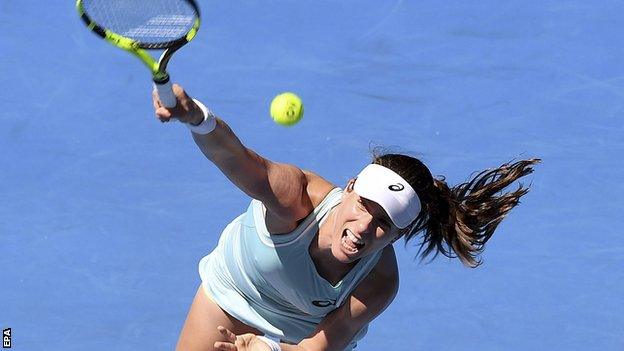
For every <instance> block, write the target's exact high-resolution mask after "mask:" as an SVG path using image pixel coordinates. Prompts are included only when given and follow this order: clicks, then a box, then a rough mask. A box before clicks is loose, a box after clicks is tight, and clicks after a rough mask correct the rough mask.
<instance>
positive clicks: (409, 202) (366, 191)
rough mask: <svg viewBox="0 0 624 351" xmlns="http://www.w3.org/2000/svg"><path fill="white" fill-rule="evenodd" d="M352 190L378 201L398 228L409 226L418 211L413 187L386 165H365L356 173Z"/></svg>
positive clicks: (417, 201)
mask: <svg viewBox="0 0 624 351" xmlns="http://www.w3.org/2000/svg"><path fill="white" fill-rule="evenodd" d="M353 190H355V192H356V193H357V194H358V195H360V196H362V197H364V198H367V199H369V200H371V201H375V202H376V203H378V204H379V205H380V206H381V207H382V208H383V209H384V210H386V213H388V216H390V219H391V220H392V222H393V223H394V225H396V226H397V227H399V228H400V229H403V228H406V227H407V226H409V225H410V224H411V223H412V222H413V221H414V220H415V219H416V217H417V216H418V214H419V213H420V199H419V198H418V195H417V194H416V192H415V191H414V188H412V187H411V186H410V185H409V184H408V183H407V182H406V181H405V179H403V178H401V176H399V175H398V174H396V173H394V172H393V171H392V170H390V169H388V168H386V167H383V166H380V165H377V164H370V165H368V166H366V167H365V168H364V169H363V170H362V172H360V174H359V175H358V177H357V179H356V181H355V185H354V187H353Z"/></svg>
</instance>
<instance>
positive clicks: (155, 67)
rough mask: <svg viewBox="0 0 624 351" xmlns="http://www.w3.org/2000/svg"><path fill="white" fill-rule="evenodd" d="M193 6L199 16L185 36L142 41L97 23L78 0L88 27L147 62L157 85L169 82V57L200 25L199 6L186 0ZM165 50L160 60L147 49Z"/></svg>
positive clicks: (191, 37) (78, 5)
mask: <svg viewBox="0 0 624 351" xmlns="http://www.w3.org/2000/svg"><path fill="white" fill-rule="evenodd" d="M185 1H186V2H187V3H188V4H189V5H190V6H191V7H193V9H194V11H195V13H196V14H197V17H196V18H195V22H194V23H193V26H192V27H191V29H190V30H189V31H188V32H187V33H186V35H185V36H183V37H181V38H179V39H176V40H171V41H167V42H163V43H141V42H139V41H137V40H134V39H131V38H128V37H125V36H123V35H121V34H118V33H115V32H113V31H111V30H109V29H106V28H104V27H102V26H100V25H99V24H97V23H96V22H95V21H93V19H92V18H91V17H89V15H88V14H87V13H86V11H85V9H84V5H83V0H77V1H76V9H77V10H78V14H79V15H80V18H81V19H82V21H83V22H84V23H85V24H86V25H87V28H89V30H91V31H92V32H93V33H95V34H97V35H98V36H100V37H101V38H102V39H104V40H106V41H107V42H109V43H110V44H112V45H114V46H116V47H118V48H120V49H123V50H125V51H127V52H129V53H131V54H132V55H134V56H136V57H138V58H139V59H140V60H141V62H143V63H144V64H145V66H146V67H147V68H148V69H149V70H150V72H151V73H152V79H153V80H154V83H156V84H157V85H163V84H167V83H169V74H168V73H167V64H168V63H169V59H170V58H171V56H172V55H173V53H174V52H176V51H177V50H178V49H179V48H181V47H182V46H184V45H185V44H186V43H188V42H189V41H191V40H192V39H193V38H194V37H195V35H196V34H197V31H198V30H199V26H200V23H201V22H200V15H199V6H197V3H196V2H195V1H194V0H185ZM163 49H164V50H165V51H164V52H163V53H162V55H160V58H159V60H158V61H156V60H155V59H154V58H153V57H152V56H151V55H150V54H149V53H148V52H147V50H163Z"/></svg>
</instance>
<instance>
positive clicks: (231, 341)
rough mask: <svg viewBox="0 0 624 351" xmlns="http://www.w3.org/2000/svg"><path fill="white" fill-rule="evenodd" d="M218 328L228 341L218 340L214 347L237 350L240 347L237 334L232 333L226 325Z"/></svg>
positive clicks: (228, 350) (223, 349)
mask: <svg viewBox="0 0 624 351" xmlns="http://www.w3.org/2000/svg"><path fill="white" fill-rule="evenodd" d="M217 330H218V331H219V333H221V335H223V337H224V338H225V339H226V340H227V341H226V342H222V341H217V342H215V343H214V348H215V349H217V350H221V351H236V350H238V348H237V347H236V345H235V343H236V334H234V333H232V332H231V331H230V330H228V329H227V328H225V327H222V326H218V327H217Z"/></svg>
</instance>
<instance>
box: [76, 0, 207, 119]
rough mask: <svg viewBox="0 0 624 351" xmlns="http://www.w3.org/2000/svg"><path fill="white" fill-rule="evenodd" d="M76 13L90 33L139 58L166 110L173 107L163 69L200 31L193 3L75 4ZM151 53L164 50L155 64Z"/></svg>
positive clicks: (120, 0) (100, 0)
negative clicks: (132, 36)
mask: <svg viewBox="0 0 624 351" xmlns="http://www.w3.org/2000/svg"><path fill="white" fill-rule="evenodd" d="M76 9H77V10H78V14H79V15H80V17H81V18H82V20H83V21H84V23H85V24H86V25H87V28H88V29H89V30H91V31H92V32H94V33H95V34H97V35H99V36H100V37H102V38H103V39H104V40H106V41H108V42H109V43H111V44H112V45H114V46H116V47H118V48H120V49H123V50H125V51H127V52H129V53H131V54H132V55H134V56H136V57H138V58H139V59H140V60H141V62H143V64H145V66H146V67H147V68H148V69H149V70H150V72H151V73H152V79H153V80H154V82H155V86H156V89H157V90H158V93H159V95H160V97H161V100H162V102H163V103H164V104H165V106H168V107H173V106H175V104H176V99H175V96H174V95H173V92H172V91H171V83H170V81H169V75H168V73H167V71H166V67H167V64H168V62H169V59H170V58H171V55H172V54H173V53H174V52H175V51H176V50H178V49H179V48H180V47H182V46H183V45H184V44H186V43H188V42H189V41H191V40H192V39H193V38H194V37H195V35H196V34H197V31H198V30H199V26H200V17H199V8H198V7H197V4H196V3H195V1H194V0H150V1H146V0H77V1H76ZM180 9H181V10H180ZM159 11H160V12H159ZM176 11H179V12H176ZM181 13H183V14H181ZM191 19H192V20H191ZM100 22H103V23H100ZM108 27H111V28H108ZM180 28H181V29H180ZM118 32H121V33H118ZM126 33H131V34H134V35H135V36H136V38H131V37H130V36H131V35H124V34H126ZM139 39H141V40H139ZM148 39H149V40H148ZM153 49H165V52H163V54H162V55H161V56H160V59H159V60H158V61H157V60H156V59H154V58H153V57H152V56H151V55H150V54H149V53H148V52H147V50H153Z"/></svg>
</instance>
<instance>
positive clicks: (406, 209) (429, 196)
mask: <svg viewBox="0 0 624 351" xmlns="http://www.w3.org/2000/svg"><path fill="white" fill-rule="evenodd" d="M174 92H175V95H176V97H177V99H178V105H177V106H176V107H175V108H173V109H168V108H164V107H162V105H161V104H160V102H159V100H158V97H157V95H156V94H154V96H153V100H154V108H155V112H156V115H157V117H158V118H159V119H160V120H161V121H163V122H165V121H169V120H172V119H177V120H179V121H181V122H184V123H186V125H187V126H188V127H189V128H190V129H191V131H192V136H193V139H194V140H195V142H196V143H197V145H198V146H199V148H200V150H201V151H202V152H203V154H204V155H205V156H206V157H207V158H208V159H209V160H210V161H212V162H213V163H214V164H215V165H216V166H217V167H219V169H220V170H221V171H222V172H223V173H224V174H225V175H226V176H227V177H228V178H229V179H230V180H231V181H232V182H233V183H234V184H235V185H236V186H238V187H239V188H240V189H241V190H242V191H244V192H245V193H246V194H247V195H249V196H250V197H251V198H252V200H251V203H250V205H249V208H248V209H247V210H246V211H245V212H244V213H243V214H241V215H239V216H238V217H236V219H234V220H233V221H232V222H231V223H229V224H228V225H227V226H226V227H225V229H224V230H223V232H222V234H221V237H220V239H219V243H218V245H217V247H216V248H215V249H214V250H213V251H212V252H211V253H210V254H209V255H207V256H206V257H204V258H203V259H202V260H201V261H200V264H199V273H200V276H201V279H202V284H201V286H200V287H199V289H198V290H197V293H196V295H195V299H194V301H193V303H192V305H191V307H190V311H189V313H188V316H187V319H186V322H185V323H184V327H183V328H182V332H181V334H180V338H179V340H178V344H177V350H184V351H195V350H222V351H233V350H238V351H269V350H270V351H276V350H284V351H290V350H300V351H323V350H352V349H353V348H355V346H356V343H357V341H358V340H360V339H361V338H362V337H363V336H364V335H365V334H366V331H367V326H368V324H369V322H370V321H371V320H373V319H374V318H375V317H376V316H378V315H379V314H380V313H381V312H382V311H383V310H384V309H385V308H386V307H387V306H388V305H389V304H390V303H391V302H392V300H393V299H394V297H395V295H396V293H397V288H398V286H399V276H398V269H397V262H396V258H395V254H394V249H393V245H392V243H394V242H395V241H396V240H398V239H400V238H404V239H405V240H406V241H410V240H412V239H414V238H416V237H417V236H419V235H421V238H420V240H421V250H422V251H421V256H422V257H425V256H427V255H429V254H433V255H434V257H435V255H437V254H439V253H442V254H443V255H445V256H448V257H458V258H459V259H460V260H461V262H462V263H464V264H465V265H467V266H468V267H476V266H478V265H479V264H480V262H481V260H480V258H479V257H480V253H481V252H482V250H483V248H484V245H485V243H486V242H487V241H488V239H489V238H490V237H491V236H492V234H493V233H494V230H495V229H496V227H497V226H498V224H499V223H500V222H501V220H502V219H503V218H504V217H505V215H506V214H507V213H508V212H509V211H510V210H511V209H512V208H513V207H514V206H516V205H517V204H518V202H519V199H520V197H522V195H524V194H526V193H527V191H528V188H526V187H523V186H522V185H520V186H519V187H518V188H517V190H515V191H510V192H503V190H504V189H505V188H506V187H507V186H509V185H510V184H512V183H513V182H514V181H515V180H517V179H519V178H521V177H522V176H524V175H527V174H529V173H531V172H532V171H533V165H535V164H536V163H537V162H539V160H538V159H529V160H522V161H518V162H515V163H512V164H504V165H502V166H501V167H499V168H496V169H493V170H486V171H483V172H481V173H479V174H477V175H476V176H474V177H473V178H472V179H471V180H469V181H468V182H466V183H463V184H460V185H458V186H455V187H452V188H450V187H449V186H448V185H447V184H446V183H445V181H444V179H443V178H442V179H436V178H434V177H433V176H432V175H431V172H430V171H429V169H427V167H426V166H425V165H424V164H423V163H422V162H421V161H419V160H417V159H416V158H413V157H410V156H406V155H401V154H380V155H375V156H374V159H373V161H372V163H371V164H369V165H367V166H365V167H364V168H363V169H362V170H361V171H360V172H359V173H358V174H357V176H355V177H353V179H351V180H349V181H348V183H347V184H346V186H345V188H344V189H341V188H339V187H338V186H336V185H334V184H332V183H331V182H329V181H327V180H326V179H324V178H322V177H321V176H319V175H317V174H315V173H313V172H310V171H306V170H302V169H300V168H298V167H296V166H293V165H289V164H283V163H277V162H273V161H270V160H268V159H266V158H264V157H262V156H260V155H258V154H257V153H255V152H254V151H252V150H250V149H248V148H246V147H245V146H244V145H243V144H242V143H241V142H240V140H239V139H238V138H237V137H236V135H235V134H234V133H233V132H232V130H231V129H230V128H229V127H228V125H227V124H226V123H225V122H224V121H223V120H222V119H219V118H216V117H215V116H214V114H212V112H210V111H209V110H208V109H207V108H206V107H205V106H204V105H202V104H201V103H200V102H199V101H197V100H193V99H191V98H190V97H189V96H188V95H187V94H186V93H185V92H184V90H183V89H182V88H181V87H180V86H177V85H174Z"/></svg>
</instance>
